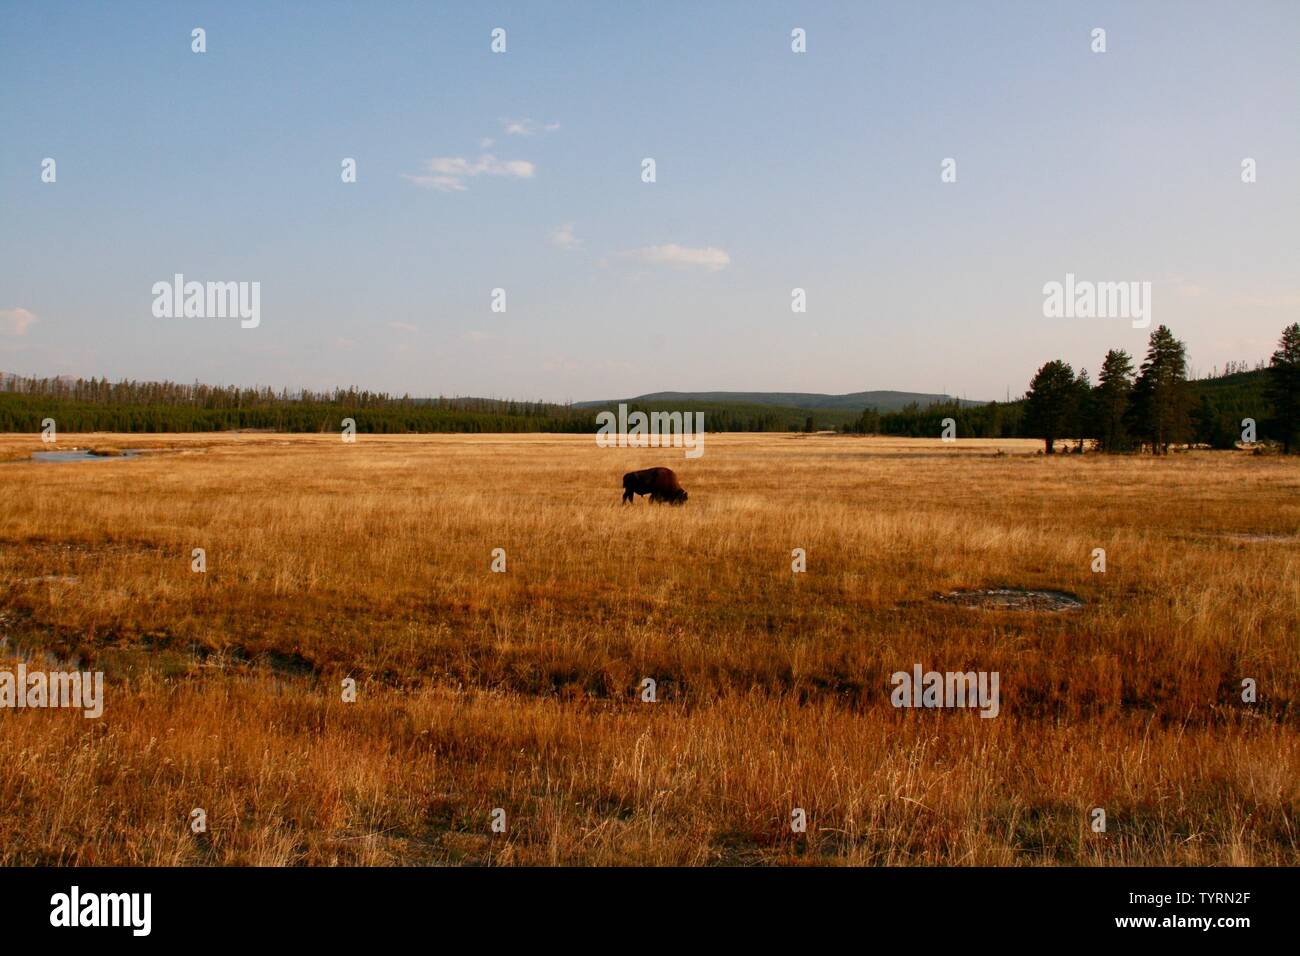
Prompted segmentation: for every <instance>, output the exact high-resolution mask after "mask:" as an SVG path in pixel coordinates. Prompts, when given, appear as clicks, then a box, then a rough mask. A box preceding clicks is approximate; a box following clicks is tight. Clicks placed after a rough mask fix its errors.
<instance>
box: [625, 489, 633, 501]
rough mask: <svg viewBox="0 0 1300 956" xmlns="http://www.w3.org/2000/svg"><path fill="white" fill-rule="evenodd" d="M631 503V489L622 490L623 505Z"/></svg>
mask: <svg viewBox="0 0 1300 956" xmlns="http://www.w3.org/2000/svg"><path fill="white" fill-rule="evenodd" d="M631 503H632V489H631V488H624V489H623V504H625V505H626V504H631Z"/></svg>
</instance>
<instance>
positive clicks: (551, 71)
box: [0, 0, 1300, 401]
mask: <svg viewBox="0 0 1300 956" xmlns="http://www.w3.org/2000/svg"><path fill="white" fill-rule="evenodd" d="M195 28H202V29H203V31H204V34H205V35H204V39H205V42H206V52H202V53H196V52H194V51H193V49H192V45H193V43H194V40H193V35H192V31H193V30H194V29H195ZM497 28H500V29H502V30H504V31H505V51H504V52H500V53H498V52H493V50H492V49H491V44H492V32H493V30H494V29H497ZM796 28H798V29H801V30H803V31H805V36H806V52H802V53H796V52H794V51H793V50H792V48H791V47H792V42H793V41H792V38H791V33H792V31H793V30H795V29H796ZM1098 28H1100V29H1104V30H1105V43H1106V49H1105V52H1095V51H1094V49H1093V48H1094V46H1095V45H1096V40H1095V39H1094V35H1093V31H1094V30H1096V29H1098ZM347 158H351V159H353V160H355V163H356V181H355V182H344V181H343V175H342V168H343V162H344V160H345V159H347ZM646 158H652V159H654V161H655V181H654V182H645V181H643V160H644V159H646ZM949 158H951V159H953V160H955V170H956V181H955V182H944V181H943V176H942V173H943V163H944V161H945V160H946V159H949ZM46 159H53V160H54V163H55V165H54V174H55V178H54V181H53V182H46V181H43V173H44V171H45V169H46V166H45V160H46ZM1245 159H1252V160H1254V164H1255V181H1254V182H1243V167H1242V163H1243V160H1245ZM1298 214H1300V3H1296V2H1294V0H1284V2H1262V0H1245V2H1231V3H1200V2H1190V0H1189V2H1177V3H1165V2H1150V0H1144V2H1142V3H1090V2H1078V3H1065V2H1061V3H1056V2H1024V3H975V2H956V0H942V2H941V0H930V2H898V3H867V2H846V3H835V2H818V3H790V2H787V3H760V2H745V3H722V2H702V3H685V2H670V0H657V2H650V3H636V2H620V3H617V4H611V3H577V2H560V0H556V2H548V3H544V4H543V3H528V4H523V3H521V4H490V3H402V2H387V0H386V2H382V3H355V4H348V3H329V2H321V3H304V4H295V3H288V2H283V3H281V2H277V3H273V4H253V3H242V2H222V3H185V4H176V3H163V2H153V3H133V2H114V3H90V2H87V3H60V2H42V3H35V2H14V0H0V370H4V371H9V372H16V373H20V374H35V375H59V374H70V375H78V376H87V377H88V376H92V375H93V376H107V377H109V378H112V379H115V380H116V379H122V378H130V379H137V380H158V379H170V380H174V381H182V382H186V381H195V380H198V381H203V382H206V383H211V384H245V385H252V384H263V385H272V386H275V387H277V388H279V387H290V388H297V387H309V388H331V387H334V386H349V385H355V386H357V387H361V388H370V389H375V390H383V391H389V392H394V393H399V394H400V393H410V394H413V395H477V396H490V397H510V398H518V399H543V400H550V401H582V400H591V399H606V398H618V397H627V396H632V395H637V394H642V393H645V392H650V391H659V390H679V391H687V390H743V391H766V390H771V391H809V392H830V393H841V392H852V391H862V390H868V389H899V390H910V391H922V392H947V393H950V394H955V395H960V396H964V397H967V398H972V399H1002V398H1004V397H1006V395H1007V394H1010V395H1011V396H1012V397H1014V396H1016V395H1018V394H1020V393H1022V392H1023V391H1024V389H1025V388H1026V386H1027V383H1028V381H1029V379H1030V377H1031V376H1032V375H1033V373H1034V371H1035V369H1036V368H1037V367H1038V366H1039V365H1041V364H1042V363H1043V362H1045V361H1047V360H1049V359H1054V358H1061V359H1064V360H1066V361H1068V362H1070V363H1072V364H1073V365H1074V366H1075V367H1076V368H1079V367H1086V368H1088V369H1089V370H1091V371H1092V372H1093V373H1094V376H1095V371H1096V369H1097V368H1098V366H1099V365H1100V362H1101V359H1102V357H1103V356H1104V354H1105V352H1106V350H1107V349H1110V348H1124V349H1127V350H1128V351H1129V352H1130V353H1133V354H1135V355H1137V356H1139V357H1140V356H1141V354H1142V353H1143V352H1144V351H1145V346H1146V339H1147V336H1148V335H1149V333H1150V331H1151V329H1153V328H1154V327H1155V326H1156V325H1158V324H1167V325H1168V326H1169V327H1170V328H1171V329H1172V330H1173V331H1174V333H1175V334H1176V335H1177V336H1178V337H1179V338H1180V339H1182V340H1183V341H1184V342H1186V343H1187V347H1188V353H1189V358H1190V362H1191V366H1192V368H1193V370H1194V371H1196V372H1198V373H1202V374H1204V373H1208V372H1209V371H1210V370H1211V369H1212V368H1214V367H1216V366H1217V367H1222V366H1223V364H1224V363H1225V362H1228V361H1247V362H1249V363H1251V364H1252V365H1253V364H1254V363H1255V362H1256V361H1258V360H1259V359H1266V358H1267V356H1268V355H1269V354H1270V352H1271V351H1272V349H1273V348H1274V346H1275V343H1276V341H1277V339H1278V337H1279V334H1280V332H1281V330H1282V328H1283V327H1284V326H1285V325H1288V324H1290V323H1292V322H1295V321H1300V215H1298ZM177 273H180V274H182V275H183V276H184V277H185V279H186V281H197V282H226V281H233V282H247V283H253V282H257V283H259V293H260V314H259V321H258V324H257V325H256V327H255V328H244V327H243V324H244V323H241V322H240V321H239V319H238V318H229V317H226V318H222V317H216V316H206V317H196V316H191V317H185V316H183V315H178V316H174V317H172V316H163V317H159V316H157V315H155V309H154V306H155V291H154V286H155V283H159V282H167V283H170V282H172V277H173V276H174V275H175V274H177ZM1067 274H1074V275H1075V276H1077V277H1078V278H1079V279H1083V280H1091V281H1096V282H1129V281H1132V282H1149V283H1150V284H1151V285H1150V289H1151V300H1150V301H1151V309H1150V318H1151V326H1150V328H1146V329H1142V328H1133V323H1132V322H1131V321H1130V320H1129V319H1127V318H1124V317H1115V316H1099V317H1091V318H1087V317H1078V316H1075V317H1070V318H1061V317H1048V316H1046V315H1045V308H1044V298H1045V297H1044V285H1045V284H1047V283H1050V282H1053V281H1056V282H1064V281H1065V277H1066V275H1067ZM796 288H798V289H803V290H804V293H805V297H806V311H805V312H795V311H793V310H792V301H793V300H792V290H794V289H796ZM495 289H503V290H504V292H505V296H504V303H505V311H504V312H501V311H493V308H492V306H493V290H495ZM500 301H501V300H500V298H498V299H497V303H498V305H499V304H500Z"/></svg>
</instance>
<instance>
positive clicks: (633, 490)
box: [623, 468, 686, 505]
mask: <svg viewBox="0 0 1300 956" xmlns="http://www.w3.org/2000/svg"><path fill="white" fill-rule="evenodd" d="M633 495H649V496H650V500H651V501H652V502H660V501H666V502H668V503H669V504H672V505H680V504H682V503H683V502H685V501H686V491H685V490H684V489H683V488H682V486H681V485H680V484H678V482H677V475H676V474H675V473H674V472H673V470H672V469H671V468H642V469H641V470H640V471H629V472H628V473H627V474H626V475H624V476H623V503H624V504H627V503H628V502H629V501H631V500H632V496H633Z"/></svg>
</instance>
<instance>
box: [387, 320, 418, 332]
mask: <svg viewBox="0 0 1300 956" xmlns="http://www.w3.org/2000/svg"><path fill="white" fill-rule="evenodd" d="M388 327H389V328H390V329H394V330H396V331H398V332H418V331H420V330H419V329H417V328H416V327H415V326H414V325H411V324H410V323H407V322H389V323H388Z"/></svg>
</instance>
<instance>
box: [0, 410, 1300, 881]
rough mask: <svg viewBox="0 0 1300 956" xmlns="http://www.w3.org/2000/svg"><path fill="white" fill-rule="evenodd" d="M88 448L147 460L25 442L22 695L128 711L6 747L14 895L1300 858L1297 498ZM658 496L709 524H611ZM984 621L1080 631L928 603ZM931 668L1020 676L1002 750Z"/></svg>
mask: <svg viewBox="0 0 1300 956" xmlns="http://www.w3.org/2000/svg"><path fill="white" fill-rule="evenodd" d="M77 446H80V447H92V448H118V449H121V448H130V447H137V448H146V447H151V448H154V449H157V451H155V452H153V453H150V454H146V455H141V456H138V457H135V458H132V459H129V460H121V459H119V460H104V461H86V462H69V463H45V462H30V461H24V460H15V459H22V458H25V457H26V456H27V455H29V454H30V453H31V452H35V451H41V450H45V449H46V448H47V447H48V446H42V445H41V443H40V441H39V438H38V437H36V436H29V435H24V436H7V437H3V438H0V458H7V459H10V460H9V461H6V462H5V463H4V464H0V493H2V494H3V496H4V502H5V505H4V509H3V513H2V518H0V638H3V641H4V644H3V648H2V649H0V668H6V669H12V668H14V667H16V666H17V664H18V662H19V661H20V660H21V659H26V661H27V662H28V665H29V666H33V667H34V666H37V665H36V663H35V662H50V663H48V667H49V668H50V669H54V668H55V665H54V663H53V662H54V661H60V662H66V663H67V666H68V667H69V668H70V667H72V666H74V665H75V666H77V667H80V668H81V669H83V670H92V671H93V670H101V671H103V672H104V674H105V691H104V710H103V715H102V717H99V718H97V719H88V718H85V717H83V716H82V714H81V713H80V712H79V711H69V710H54V709H50V710H40V709H25V710H3V711H0V863H4V864H214V863H216V864H225V863H253V864H304V863H305V864H334V863H360V864H371V863H394V862H395V863H411V864H437V863H452V864H484V863H493V864H508V863H513V864H552V863H582V864H610V863H612V864H718V863H723V864H725V863H798V862H807V863H832V864H834V863H856V864H1105V865H1109V864H1141V865H1163V864H1291V865H1294V864H1297V863H1300V829H1298V827H1300V818H1298V811H1300V734H1298V730H1300V712H1298V708H1297V703H1298V698H1297V691H1298V689H1300V640H1298V635H1300V587H1298V584H1297V582H1300V463H1297V462H1295V461H1286V460H1283V459H1280V458H1277V457H1267V456H1264V457H1254V456H1251V455H1248V454H1245V453H1241V454H1237V453H1232V452H1221V453H1212V452H1195V453H1188V454H1176V455H1172V456H1169V457H1166V458H1151V457H1145V458H1137V457H1127V456H1101V455H1082V456H1074V455H1071V456H1057V457H1055V458H1045V457H1043V456H1037V455H1035V454H1034V451H1035V449H1037V448H1038V447H1040V445H1039V443H1033V442H1027V441H1016V440H1008V441H1001V442H995V441H988V442H980V441H959V442H956V443H953V444H945V443H942V442H939V441H922V440H905V439H866V438H851V437H842V436H830V435H810V436H804V435H786V434H781V435H744V436H742V435H712V434H710V435H708V436H707V438H706V441H705V453H704V455H703V456H702V457H700V458H698V459H696V460H687V459H685V458H684V457H683V454H682V451H681V450H679V449H604V448H597V447H596V446H595V444H594V443H593V441H592V437H591V436H590V435H587V436H548V435H523V436H501V435H476V436H455V435H426V436H410V437H407V436H401V437H397V436H367V435H363V436H359V438H358V440H357V442H356V443H355V444H345V443H343V442H341V441H340V440H339V438H338V437H337V436H288V435H273V434H240V435H229V434H221V435H156V436H139V435H61V436H60V440H59V447H60V448H71V447H77ZM650 465H667V466H669V467H671V468H673V469H675V470H676V471H677V473H678V475H679V476H680V478H681V481H682V484H683V485H684V486H685V487H686V489H687V490H688V491H689V492H690V500H689V502H688V503H687V504H686V505H685V506H684V507H680V508H675V507H667V506H652V505H650V504H648V503H647V502H646V501H645V500H644V499H639V500H638V502H637V503H636V504H635V505H630V506H623V505H621V504H620V502H619V497H620V493H621V488H620V477H621V475H622V473H623V472H624V471H628V470H631V469H634V468H644V467H648V466H650ZM196 548H201V549H203V551H204V558H205V561H206V570H205V571H204V572H202V573H198V572H196V571H194V570H192V562H193V560H194V558H193V553H194V549H196ZM1098 548H1101V549H1104V551H1105V559H1106V565H1105V571H1104V573H1099V572H1097V571H1094V570H1093V568H1094V565H1095V558H1094V550H1095V549H1098ZM494 549H503V550H504V560H505V570H504V571H493V570H492V565H493V562H494ZM795 549H804V552H805V553H806V571H805V572H802V573H795V572H794V571H793V570H792V562H793V561H794V560H795V558H794V556H793V554H792V552H794V551H795ZM497 560H498V564H499V560H500V553H499V552H498V554H497ZM979 588H1034V589H1047V590H1053V591H1064V592H1068V593H1070V594H1072V595H1076V596H1077V597H1078V598H1079V599H1081V600H1082V601H1083V606H1082V607H1080V608H1077V609H1074V610H1068V611H1059V612H1054V611H1035V610H1009V609H998V608H994V609H981V608H977V607H966V606H960V605H958V604H954V603H949V602H944V601H941V600H938V599H937V598H938V597H939V596H940V595H943V594H947V593H948V592H950V591H953V590H958V589H979ZM918 664H919V665H921V666H922V667H923V668H924V669H926V670H930V669H933V670H937V671H963V672H965V671H985V672H996V673H998V674H999V675H1000V709H999V711H998V713H997V716H996V717H993V718H992V719H986V718H984V717H981V715H980V713H979V712H978V711H975V710H969V709H933V710H925V709H903V708H896V707H894V706H893V705H892V704H891V681H890V677H891V674H893V673H894V672H897V671H908V672H910V671H911V670H912V669H913V667H914V665H918ZM348 678H351V679H353V680H355V681H356V700H355V701H353V702H345V701H344V700H343V699H342V698H343V693H342V688H343V686H344V681H345V679H348ZM647 678H649V679H651V680H653V681H654V682H655V684H654V688H655V695H654V696H655V698H656V699H655V700H654V701H653V702H649V701H646V700H645V699H644V697H645V691H644V687H645V686H646V685H645V684H644V683H643V682H644V681H645V679H647ZM1248 679H1249V680H1250V681H1253V682H1254V683H1255V686H1256V687H1257V699H1256V700H1255V701H1254V702H1253V703H1252V702H1245V701H1243V681H1246V680H1248ZM198 808H201V809H202V810H203V811H204V814H205V815H206V821H207V829H206V832H200V833H194V832H192V829H191V816H192V812H193V811H194V810H195V809H198ZM498 808H499V809H500V810H502V811H504V817H502V816H501V815H500V814H498V815H497V816H496V819H498V820H501V819H504V821H505V832H494V831H493V828H492V822H493V819H494V811H495V810H497V809H498ZM796 808H798V809H802V810H803V811H804V812H805V815H806V820H807V829H806V832H792V827H791V820H792V813H793V812H794V811H795V810H796ZM1099 808H1100V809H1102V810H1104V812H1105V822H1106V827H1105V831H1104V832H1095V831H1094V828H1093V821H1094V820H1095V819H1096V814H1095V813H1094V811H1095V810H1097V809H1099Z"/></svg>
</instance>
